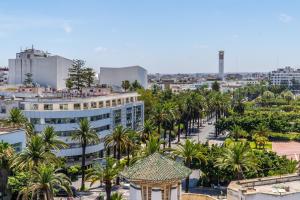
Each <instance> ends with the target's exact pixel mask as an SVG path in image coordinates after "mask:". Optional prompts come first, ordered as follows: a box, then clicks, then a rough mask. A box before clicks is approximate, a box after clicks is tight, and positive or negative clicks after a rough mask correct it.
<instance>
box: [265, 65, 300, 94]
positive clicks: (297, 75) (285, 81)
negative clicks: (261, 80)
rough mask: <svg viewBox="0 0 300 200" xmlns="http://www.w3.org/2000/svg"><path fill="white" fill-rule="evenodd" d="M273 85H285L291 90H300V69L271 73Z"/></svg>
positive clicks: (278, 70)
mask: <svg viewBox="0 0 300 200" xmlns="http://www.w3.org/2000/svg"><path fill="white" fill-rule="evenodd" d="M269 81H270V82H271V84H272V85H285V86H287V87H289V88H290V89H291V90H296V91H298V90H300V69H294V68H292V67H285V68H279V69H277V70H275V71H272V72H270V73H269Z"/></svg>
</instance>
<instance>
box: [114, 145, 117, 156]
mask: <svg viewBox="0 0 300 200" xmlns="http://www.w3.org/2000/svg"><path fill="white" fill-rule="evenodd" d="M114 158H117V146H116V145H114Z"/></svg>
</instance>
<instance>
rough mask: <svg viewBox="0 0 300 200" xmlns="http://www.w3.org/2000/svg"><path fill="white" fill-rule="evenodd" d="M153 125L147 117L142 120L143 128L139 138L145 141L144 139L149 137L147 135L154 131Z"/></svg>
mask: <svg viewBox="0 0 300 200" xmlns="http://www.w3.org/2000/svg"><path fill="white" fill-rule="evenodd" d="M154 130H155V127H154V124H153V122H152V121H151V120H150V119H148V120H146V121H145V122H144V126H143V129H142V131H141V139H142V141H143V142H146V140H147V139H148V138H149V136H150V135H151V134H152V133H153V132H154Z"/></svg>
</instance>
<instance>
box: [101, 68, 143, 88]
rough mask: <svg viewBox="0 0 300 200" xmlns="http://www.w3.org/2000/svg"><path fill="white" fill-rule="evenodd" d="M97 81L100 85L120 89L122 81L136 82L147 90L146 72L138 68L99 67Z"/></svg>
mask: <svg viewBox="0 0 300 200" xmlns="http://www.w3.org/2000/svg"><path fill="white" fill-rule="evenodd" d="M99 80H100V84H101V85H110V86H116V87H121V86H122V81H124V80H128V81H129V82H130V83H132V82H134V81H135V80H137V81H138V82H139V84H141V85H142V86H143V87H144V88H147V84H148V80H147V70H146V69H144V68H143V67H140V66H131V67H121V68H110V67H101V68H100V75H99Z"/></svg>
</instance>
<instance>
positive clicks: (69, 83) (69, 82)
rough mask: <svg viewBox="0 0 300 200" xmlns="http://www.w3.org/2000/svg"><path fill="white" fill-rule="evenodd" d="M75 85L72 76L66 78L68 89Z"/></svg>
mask: <svg viewBox="0 0 300 200" xmlns="http://www.w3.org/2000/svg"><path fill="white" fill-rule="evenodd" d="M73 86H74V84H73V81H72V80H71V79H70V78H68V79H66V87H67V88H68V90H71V89H72V88H73Z"/></svg>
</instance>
